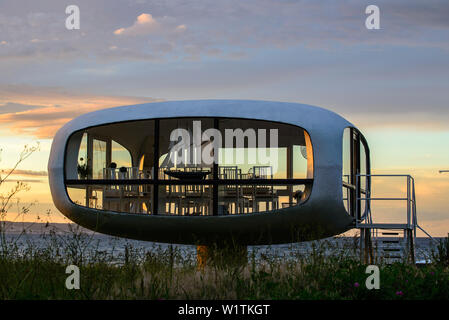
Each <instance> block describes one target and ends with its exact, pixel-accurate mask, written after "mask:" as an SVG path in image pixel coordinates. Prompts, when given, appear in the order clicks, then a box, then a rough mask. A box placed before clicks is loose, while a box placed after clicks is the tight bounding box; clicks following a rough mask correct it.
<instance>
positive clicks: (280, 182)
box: [63, 116, 315, 216]
mask: <svg viewBox="0 0 449 320" xmlns="http://www.w3.org/2000/svg"><path fill="white" fill-rule="evenodd" d="M182 118H184V119H198V118H211V119H213V122H214V128H215V129H218V128H219V122H220V120H222V119H227V120H229V119H239V120H255V121H263V122H271V123H274V124H278V125H288V126H294V127H296V128H297V129H300V130H303V131H304V132H305V133H307V135H308V136H309V140H310V144H311V149H312V153H313V157H312V158H313V159H314V158H315V155H314V153H315V149H314V147H313V141H312V139H313V138H312V136H311V135H310V133H309V132H308V131H307V130H306V129H304V128H302V127H300V126H297V125H295V124H291V123H284V122H279V121H271V120H264V119H248V118H240V117H214V116H197V117H195V116H186V117H164V118H149V119H137V120H127V121H117V122H111V123H105V124H99V125H96V126H91V127H86V128H83V129H80V130H77V131H75V132H72V133H71V134H70V136H69V137H68V138H67V141H66V144H65V148H64V167H63V172H64V186H65V191H66V194H67V197H68V199H69V200H70V202H72V203H73V204H75V205H79V204H76V203H74V202H73V201H72V199H71V198H70V196H69V194H68V190H67V188H69V187H70V186H74V185H85V186H86V188H88V187H89V186H95V185H102V186H106V185H151V186H153V188H152V189H153V208H154V211H153V212H152V213H151V215H158V208H159V203H158V202H159V186H166V185H209V186H212V187H213V189H212V191H213V194H212V204H213V207H212V216H217V215H218V203H219V198H218V190H219V186H223V185H239V186H241V185H247V186H248V185H259V184H260V185H273V186H294V185H304V186H305V187H306V188H307V187H308V188H309V190H310V191H309V194H308V197H307V198H306V199H305V201H303V202H301V203H300V204H298V205H303V204H305V203H306V202H307V201H308V200H309V198H310V193H311V190H312V189H313V181H314V178H301V179H298V178H297V179H288V178H287V179H220V178H219V176H218V164H217V163H216V162H214V164H213V170H212V173H213V177H212V179H189V180H164V179H159V174H155V175H154V177H153V178H152V179H128V180H109V179H84V180H80V179H67V177H66V155H67V152H68V144H69V141H70V139H71V137H72V136H73V135H74V134H76V133H77V132H79V131H87V130H89V129H90V128H94V127H99V126H106V125H111V124H120V123H127V122H135V121H154V137H155V139H154V150H153V155H154V160H153V161H154V172H159V155H160V150H159V149H160V148H159V138H160V121H161V120H167V119H168V120H170V119H182ZM88 139H89V135H88ZM123 147H124V148H126V147H125V146H123ZM312 174H313V176H315V161H313V163H312ZM86 208H88V207H86ZM90 209H92V208H90ZM279 210H280V209H279ZM264 212H267V211H257V212H253V213H264ZM119 213H120V212H119ZM121 213H124V212H121Z"/></svg>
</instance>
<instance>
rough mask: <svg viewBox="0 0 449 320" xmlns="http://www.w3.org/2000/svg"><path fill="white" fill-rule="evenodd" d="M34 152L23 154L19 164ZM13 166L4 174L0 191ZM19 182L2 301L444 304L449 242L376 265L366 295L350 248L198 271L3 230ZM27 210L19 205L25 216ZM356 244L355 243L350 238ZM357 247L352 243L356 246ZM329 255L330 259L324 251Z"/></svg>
mask: <svg viewBox="0 0 449 320" xmlns="http://www.w3.org/2000/svg"><path fill="white" fill-rule="evenodd" d="M35 150H37V149H36V148H28V147H26V148H25V149H24V152H23V153H22V154H21V155H20V158H19V161H18V164H19V163H20V162H21V161H23V160H24V159H26V158H27V157H29V156H30V155H31V154H32V153H33V152H34V151H35ZM16 167H17V165H16V166H15V167H14V168H13V169H11V170H9V171H8V172H7V173H6V175H4V176H3V177H1V176H0V186H1V185H2V184H3V182H5V181H6V179H7V178H8V177H9V176H10V175H11V173H12V172H13V170H14V169H15V168H16ZM27 188H28V187H27V186H26V184H23V183H17V185H16V186H15V187H14V188H12V189H11V190H10V191H9V192H8V193H6V194H0V200H1V202H0V299H2V300H5V299H449V263H448V257H449V238H448V239H446V240H444V241H442V242H441V243H440V245H439V246H438V247H437V251H435V252H434V253H433V255H432V260H433V263H432V264H428V265H426V266H422V267H420V268H418V267H416V266H413V265H410V264H406V263H395V264H392V265H385V264H380V265H379V267H380V289H379V290H375V289H373V290H368V289H367V288H366V286H365V280H366V278H367V277H368V276H369V275H368V274H366V273H365V270H366V265H363V264H361V263H360V260H359V259H357V252H356V248H355V246H354V244H349V245H348V246H347V247H346V248H336V247H332V246H333V244H332V243H331V242H323V243H320V244H319V245H317V246H314V247H312V250H311V252H310V253H309V254H303V253H301V252H293V253H291V255H290V256H287V257H273V256H270V251H269V250H268V251H267V252H257V253H256V252H255V251H251V252H250V254H249V258H248V261H244V262H240V263H237V264H236V263H223V262H226V261H228V262H229V252H228V254H227V256H226V257H220V256H219V255H217V254H216V253H215V254H214V255H211V256H212V259H213V260H214V261H208V262H207V263H206V264H207V265H206V267H204V268H202V269H199V268H198V265H197V261H196V255H195V254H192V253H188V252H182V251H181V250H179V249H173V248H172V247H169V248H168V249H162V248H161V247H156V248H153V249H151V250H139V249H136V248H133V247H132V246H129V245H127V246H126V247H125V248H124V249H125V250H124V251H123V252H122V253H121V254H117V251H116V249H117V248H116V247H114V246H110V247H109V249H108V250H106V251H104V250H100V247H99V243H98V242H95V241H94V240H93V237H92V236H91V235H89V234H86V233H83V232H81V231H80V229H79V228H76V227H75V228H71V229H70V232H69V234H68V235H67V234H61V233H60V232H56V231H55V230H53V229H51V228H49V229H48V231H47V232H46V233H44V234H42V235H41V236H40V237H28V235H29V233H30V229H29V226H27V227H24V228H23V230H22V231H21V232H19V233H16V234H15V235H11V234H8V233H7V229H8V223H7V222H5V216H6V213H7V211H8V209H9V208H10V207H11V203H12V202H11V201H12V200H13V199H14V196H15V195H16V194H17V193H18V192H20V191H23V190H27ZM28 211H29V207H22V209H21V212H20V214H26V213H27V212H28ZM355 240H356V239H355ZM354 243H355V242H354ZM329 252H331V253H332V255H329V254H328V253H329ZM72 264H74V265H76V266H78V267H79V270H80V289H79V290H77V289H74V290H69V289H67V288H66V286H65V283H66V279H67V277H68V276H69V275H68V274H66V267H67V266H68V265H72Z"/></svg>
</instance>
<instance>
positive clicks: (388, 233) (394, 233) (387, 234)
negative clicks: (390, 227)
mask: <svg viewBox="0 0 449 320" xmlns="http://www.w3.org/2000/svg"><path fill="white" fill-rule="evenodd" d="M382 234H383V235H386V236H398V235H399V232H382Z"/></svg>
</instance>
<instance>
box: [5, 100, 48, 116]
mask: <svg viewBox="0 0 449 320" xmlns="http://www.w3.org/2000/svg"><path fill="white" fill-rule="evenodd" d="M38 108H43V106H34V105H29V104H21V103H13V102H7V103H5V104H0V114H4V113H15V112H22V111H28V110H33V109H38Z"/></svg>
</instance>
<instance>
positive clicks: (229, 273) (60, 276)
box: [0, 233, 449, 299]
mask: <svg viewBox="0 0 449 320" xmlns="http://www.w3.org/2000/svg"><path fill="white" fill-rule="evenodd" d="M46 241H47V242H46V243H47V245H46V246H45V247H42V246H41V247H40V248H36V247H34V246H33V244H32V243H30V244H29V245H28V246H27V247H26V249H25V250H24V249H23V248H19V246H17V245H16V243H15V242H13V241H9V242H8V241H7V240H5V239H4V238H3V240H2V243H1V245H2V246H1V248H0V249H1V252H0V253H1V255H0V298H1V299H449V269H448V266H447V264H445V263H441V262H440V263H438V262H435V263H432V264H431V265H427V266H423V267H420V268H417V267H415V266H413V265H408V264H405V263H396V264H393V265H380V266H379V267H380V289H379V290H368V289H366V286H365V280H366V278H367V277H368V276H369V274H366V273H365V269H366V266H365V265H363V264H361V263H360V262H359V261H358V260H357V259H354V258H352V257H351V255H350V254H345V253H344V252H340V253H338V254H336V255H332V256H326V255H324V253H323V252H324V251H323V250H322V248H314V250H313V251H312V252H311V253H310V254H307V255H301V254H297V255H295V256H290V257H288V259H287V258H283V259H280V258H275V257H268V256H266V255H264V254H261V255H259V256H258V258H257V259H256V258H255V254H254V253H253V254H250V257H249V259H248V263H247V264H246V265H244V266H238V267H235V266H234V267H232V266H225V267H223V266H214V265H213V264H210V266H209V267H206V268H205V269H204V270H198V268H197V266H196V260H195V257H194V256H192V255H190V256H189V255H186V254H185V253H183V252H180V251H179V250H173V249H166V250H163V249H157V250H151V251H146V252H144V251H139V250H137V249H133V248H132V247H129V246H127V247H126V250H125V251H124V254H123V255H121V256H120V257H119V259H117V257H116V256H113V255H112V254H111V253H110V252H104V251H99V250H97V249H96V247H95V244H94V243H92V242H90V241H89V240H88V236H86V235H83V234H81V233H78V234H74V235H73V236H72V238H71V240H70V241H65V242H58V239H57V236H56V235H53V236H49V237H48V238H47V240H46ZM348 252H349V249H348ZM70 264H75V265H77V266H78V267H79V268H80V289H79V290H68V289H66V287H65V281H66V278H67V277H68V274H66V273H65V269H66V267H67V266H68V265H70Z"/></svg>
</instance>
